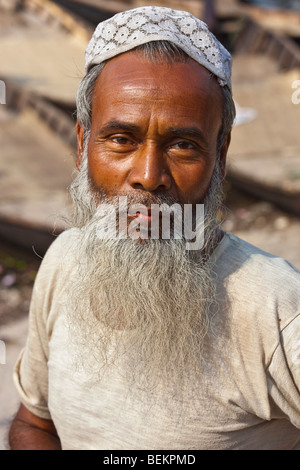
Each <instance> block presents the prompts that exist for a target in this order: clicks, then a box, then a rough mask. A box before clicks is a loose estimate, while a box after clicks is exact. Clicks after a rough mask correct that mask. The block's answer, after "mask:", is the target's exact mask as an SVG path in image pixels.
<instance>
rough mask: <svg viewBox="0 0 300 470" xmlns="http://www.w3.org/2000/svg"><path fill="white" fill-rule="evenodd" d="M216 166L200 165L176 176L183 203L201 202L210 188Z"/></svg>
mask: <svg viewBox="0 0 300 470" xmlns="http://www.w3.org/2000/svg"><path fill="white" fill-rule="evenodd" d="M213 169H214V165H212V164H211V165H199V166H196V167H195V166H193V167H190V168H186V169H185V170H184V171H180V172H177V174H176V175H175V174H174V180H175V183H176V185H177V188H178V193H179V197H180V200H181V202H184V203H186V204H188V203H197V202H200V201H201V200H202V199H203V198H204V196H205V194H206V192H207V190H208V187H209V184H210V180H211V177H212V173H213Z"/></svg>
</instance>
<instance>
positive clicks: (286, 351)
mask: <svg viewBox="0 0 300 470" xmlns="http://www.w3.org/2000/svg"><path fill="white" fill-rule="evenodd" d="M267 373H268V386H269V392H270V395H271V398H272V400H273V401H274V405H275V409H276V410H277V416H274V417H278V418H284V417H286V418H288V419H289V420H290V421H291V423H292V424H293V425H294V426H295V427H297V428H299V429H300V315H297V316H296V317H295V319H294V320H293V321H291V322H290V323H289V324H288V325H287V326H286V327H285V328H284V329H283V331H282V332H281V342H280V344H279V345H278V346H277V348H276V350H275V352H274V355H273V358H272V361H271V363H270V366H269V368H268V371H267ZM275 414H276V413H275Z"/></svg>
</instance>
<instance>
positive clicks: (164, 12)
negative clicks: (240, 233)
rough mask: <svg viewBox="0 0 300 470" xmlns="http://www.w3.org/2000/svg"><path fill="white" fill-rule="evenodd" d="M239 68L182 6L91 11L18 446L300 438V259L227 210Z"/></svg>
mask: <svg viewBox="0 0 300 470" xmlns="http://www.w3.org/2000/svg"><path fill="white" fill-rule="evenodd" d="M230 69H231V58H230V55H229V53H228V52H227V51H226V50H225V49H224V48H223V47H222V45H221V44H220V43H219V42H218V41H217V40H216V39H215V37H214V36H213V35H212V34H211V33H210V32H209V31H208V29H207V27H206V25H205V24H204V23H203V22H201V21H199V20H198V19H196V18H194V17H193V16H192V15H190V14H189V13H186V12H182V11H180V12H179V11H174V10H170V9H167V8H160V7H142V8H138V9H135V10H130V11H126V12H122V13H119V14H117V15H116V16H114V17H113V18H111V19H109V20H107V21H105V22H103V23H101V24H100V25H99V26H98V27H97V29H96V31H95V33H94V35H93V38H92V40H91V42H90V44H89V46H88V48H87V52H86V71H87V73H86V76H85V77H84V79H83V81H82V83H81V86H80V89H79V92H78V100H77V116H78V123H77V135H78V157H77V168H78V170H79V171H78V174H77V176H76V178H75V180H74V182H73V184H72V187H71V193H72V196H73V200H74V209H75V210H74V222H73V227H72V228H70V229H69V230H66V231H65V232H64V233H63V234H61V235H60V236H59V237H58V238H57V240H55V242H54V243H53V244H52V246H51V247H50V248H49V250H48V253H47V254H46V256H45V258H44V260H43V263H42V265H41V268H40V271H39V273H38V276H37V279H36V283H35V287H34V292H33V298H32V303H31V311H30V325H29V335H28V341H27V344H26V347H25V349H24V351H23V352H22V353H21V356H20V359H19V361H18V363H17V364H16V369H15V374H14V379H15V383H16V386H17V389H18V391H19V394H20V397H21V402H22V404H21V406H20V409H19V411H18V413H17V415H16V417H15V419H14V421H13V423H12V427H11V430H10V445H11V448H12V449H220V450H221V449H296V448H300V395H299V388H300V373H299V363H300V359H299V344H300V335H299V332H300V317H299V313H300V295H299V292H300V275H299V272H298V271H297V269H296V268H294V267H293V266H291V265H290V264H289V263H288V262H286V261H285V260H282V259H279V258H276V257H275V256H272V255H270V254H267V253H265V252H262V251H260V250H259V249H257V248H255V247H253V246H251V245H249V244H247V243H245V242H244V241H242V240H240V239H239V238H237V237H235V236H233V235H232V234H230V233H224V232H223V231H222V228H221V224H220V218H219V213H220V211H219V209H220V207H221V205H222V180H223V178H224V173H225V161H226V154H227V149H228V146H229V142H230V131H231V127H232V123H233V120H234V115H235V113H234V105H233V101H232V95H231V83H230ZM203 205H204V211H202V212H201V210H200V209H201V207H202V208H203ZM166 207H167V208H172V211H171V212H169V216H170V217H169V219H170V220H169V222H170V227H171V228H170V230H169V236H165V234H166V230H165V229H164V227H163V223H164V221H165V219H166V216H167V215H168V210H163V208H166ZM157 208H159V210H158V211H157ZM174 208H177V211H176V210H174V211H173V209H174ZM191 208H192V209H193V210H192V211H191V210H190V209H191ZM199 208H200V209H199ZM160 209H162V210H160ZM198 209H199V211H198V212H197V210H198ZM203 213H204V220H203V217H202V215H203ZM186 214H187V216H185V215H186ZM201 214H202V215H201ZM180 215H181V218H180ZM124 220H125V222H124ZM178 220H179V221H180V222H181V225H180V223H179V224H178V225H177V228H176V227H175V226H176V223H177V221H178ZM182 226H184V227H183V228H184V229H186V230H184V232H183V233H181V236H180V230H179V229H180V228H181V227H182ZM187 226H189V227H187ZM175 228H176V229H175ZM199 232H201V233H204V236H203V238H201V237H199V236H198V235H199ZM194 238H196V239H198V241H197V240H196V241H197V243H196V246H195V245H194V244H193V239H194Z"/></svg>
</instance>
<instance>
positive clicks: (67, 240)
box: [44, 228, 80, 260]
mask: <svg viewBox="0 0 300 470" xmlns="http://www.w3.org/2000/svg"><path fill="white" fill-rule="evenodd" d="M79 234H80V229H78V228H70V229H68V230H65V231H63V232H61V233H60V234H59V235H58V236H57V237H56V238H55V239H54V240H53V242H52V243H51V244H50V245H49V247H48V250H47V251H46V254H45V256H44V259H45V260H48V259H51V258H56V257H59V258H60V257H61V256H64V254H68V253H69V252H70V251H71V250H72V249H75V245H76V242H77V241H78V237H79Z"/></svg>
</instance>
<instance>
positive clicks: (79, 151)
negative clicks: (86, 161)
mask: <svg viewBox="0 0 300 470" xmlns="http://www.w3.org/2000/svg"><path fill="white" fill-rule="evenodd" d="M76 134H77V158H76V167H77V170H78V171H80V166H81V161H82V153H83V134H84V128H83V127H81V126H80V125H79V123H78V121H77V122H76Z"/></svg>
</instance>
